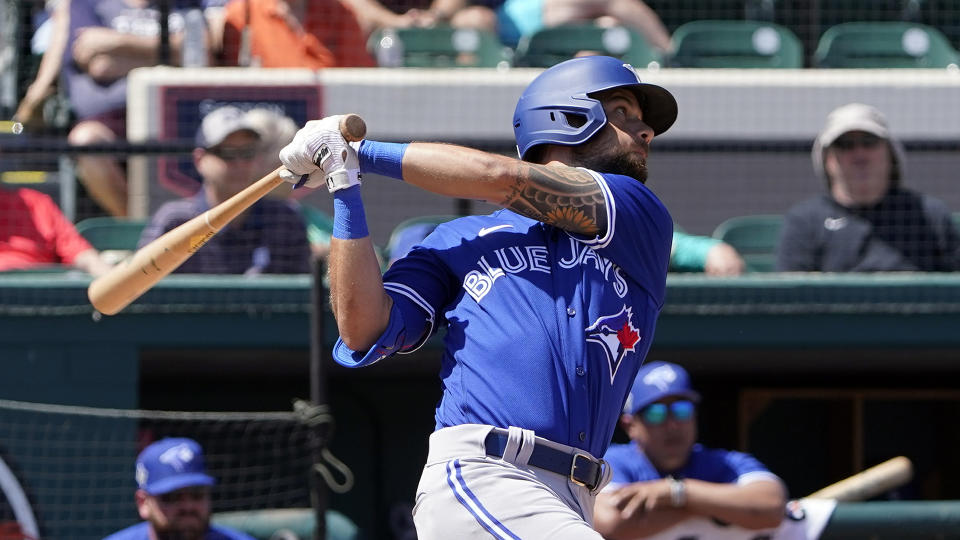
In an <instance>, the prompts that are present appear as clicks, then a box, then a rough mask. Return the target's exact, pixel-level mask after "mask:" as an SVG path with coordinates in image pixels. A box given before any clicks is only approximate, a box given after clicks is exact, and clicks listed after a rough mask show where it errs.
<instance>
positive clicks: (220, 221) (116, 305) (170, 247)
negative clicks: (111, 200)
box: [87, 114, 367, 315]
mask: <svg viewBox="0 0 960 540" xmlns="http://www.w3.org/2000/svg"><path fill="white" fill-rule="evenodd" d="M366 132H367V126H366V124H365V123H364V121H363V119H362V118H360V117H359V116H357V115H355V114H348V115H345V116H344V117H343V118H342V119H341V120H340V133H342V134H343V137H344V138H345V139H347V140H348V141H359V140H361V139H363V138H364V136H366ZM282 170H283V167H279V168H277V169H276V170H275V171H273V172H271V173H270V174H268V175H266V176H264V177H263V178H261V179H260V180H257V181H256V182H254V183H253V184H251V185H250V186H248V187H247V188H245V189H244V190H243V191H241V192H240V193H237V194H236V195H234V196H233V197H230V198H229V199H227V200H226V201H223V202H222V203H220V204H218V205H217V206H215V207H213V208H211V209H210V210H207V211H206V212H204V213H203V214H200V215H199V216H197V217H195V218H193V219H191V220H190V221H188V222H186V223H184V224H183V225H180V226H178V227H176V228H175V229H172V230H170V231H168V232H167V233H166V234H164V235H163V236H161V237H159V238H157V239H156V240H154V241H152V242H150V243H149V244H147V245H145V246H143V247H142V248H140V249H139V250H137V252H136V253H134V254H133V256H131V257H130V258H128V259H127V260H126V261H124V262H121V263H119V264H118V265H117V266H115V267H114V268H113V269H111V270H110V271H109V272H107V273H106V274H104V275H102V276H100V277H98V278H97V279H95V280H94V281H93V282H92V283H90V286H89V287H88V288H87V297H88V298H89V299H90V303H91V304H93V307H95V308H96V309H97V311H99V312H100V313H103V314H104V315H114V314H116V313H118V312H119V311H120V310H122V309H123V308H125V307H127V306H128V305H129V304H130V303H131V302H133V301H134V300H136V299H137V298H139V297H140V296H141V295H142V294H143V293H145V292H147V291H148V290H150V288H151V287H153V286H154V285H155V284H156V283H157V282H158V281H160V280H161V279H163V278H164V277H165V276H167V275H168V274H169V273H170V272H173V271H174V270H176V268H177V267H178V266H180V265H181V264H183V262H184V261H186V260H187V259H188V258H190V256H191V255H193V254H194V253H195V252H196V251H197V250H198V249H200V248H201V247H203V245H204V244H206V243H207V241H209V240H210V238H212V237H213V235H215V234H216V233H217V232H218V231H219V230H220V229H222V228H223V227H224V225H226V224H227V223H230V221H231V220H233V219H234V218H235V217H237V216H238V215H240V214H241V213H242V212H243V211H244V210H246V209H247V208H250V206H252V205H253V204H254V203H255V202H257V201H258V200H260V199H261V198H263V196H265V195H266V194H267V193H270V192H271V191H273V188H275V187H277V186H278V185H280V184H281V183H282V182H283V179H282V178H281V177H280V171H282Z"/></svg>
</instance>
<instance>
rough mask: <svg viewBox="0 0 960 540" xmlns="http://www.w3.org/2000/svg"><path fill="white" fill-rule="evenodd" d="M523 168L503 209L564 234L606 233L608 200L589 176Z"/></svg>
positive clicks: (556, 169) (563, 169)
mask: <svg viewBox="0 0 960 540" xmlns="http://www.w3.org/2000/svg"><path fill="white" fill-rule="evenodd" d="M520 167H521V169H520V171H519V174H518V175H517V181H516V183H515V184H514V185H513V188H512V189H511V190H510V193H509V194H508V195H507V198H506V199H505V200H504V201H503V202H502V203H500V205H501V206H503V207H506V208H509V209H511V210H513V211H514V212H517V213H518V214H523V215H525V216H527V217H529V218H531V219H535V220H537V221H542V222H543V223H549V224H550V225H554V226H556V227H559V228H561V229H563V230H565V231H570V232H574V233H580V234H587V235H596V234H600V233H601V232H603V231H606V230H607V210H606V201H605V200H604V198H603V193H602V192H601V191H600V186H599V185H597V181H596V180H595V179H594V178H593V176H591V175H590V173H588V172H586V171H583V170H580V169H574V168H572V167H547V166H545V165H537V164H531V163H523V164H521V165H520Z"/></svg>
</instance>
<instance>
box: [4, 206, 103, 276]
mask: <svg viewBox="0 0 960 540" xmlns="http://www.w3.org/2000/svg"><path fill="white" fill-rule="evenodd" d="M44 265H67V266H72V267H75V268H78V269H80V270H83V271H85V272H87V273H89V274H91V275H94V276H99V275H101V274H104V273H106V272H107V270H109V269H110V265H109V264H107V263H106V262H105V261H104V260H103V259H102V258H101V257H100V253H99V252H98V251H97V250H96V249H95V248H94V247H93V246H91V245H90V242H87V241H86V240H85V239H84V238H83V237H82V236H80V233H78V232H77V229H76V228H75V227H74V226H73V223H70V221H69V220H68V219H67V218H66V217H64V215H63V213H61V212H60V208H59V207H58V206H57V204H56V203H55V202H53V199H51V198H50V197H49V196H48V195H46V194H44V193H41V192H39V191H36V190H33V189H27V188H19V189H0V271H5V270H23V269H29V268H37V267H42V266H44Z"/></svg>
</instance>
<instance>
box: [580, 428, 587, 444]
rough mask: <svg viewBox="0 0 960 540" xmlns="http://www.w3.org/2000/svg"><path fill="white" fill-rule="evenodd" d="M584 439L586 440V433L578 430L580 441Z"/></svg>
mask: <svg viewBox="0 0 960 540" xmlns="http://www.w3.org/2000/svg"><path fill="white" fill-rule="evenodd" d="M585 440H587V434H586V433H584V432H582V431H581V432H580V441H581V442H582V441H585Z"/></svg>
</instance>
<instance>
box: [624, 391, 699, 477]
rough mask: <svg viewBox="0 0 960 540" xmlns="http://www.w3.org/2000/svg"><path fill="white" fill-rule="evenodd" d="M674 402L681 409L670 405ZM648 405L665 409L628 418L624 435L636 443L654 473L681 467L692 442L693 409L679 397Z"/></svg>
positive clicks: (694, 434) (694, 414)
mask: <svg viewBox="0 0 960 540" xmlns="http://www.w3.org/2000/svg"><path fill="white" fill-rule="evenodd" d="M674 403H681V405H683V406H682V407H681V406H674ZM652 405H656V406H657V407H655V408H658V409H661V410H662V409H663V407H660V405H662V406H665V408H666V410H665V411H663V412H661V413H660V414H644V413H646V412H647V408H650V406H648V407H647V408H645V409H644V410H642V411H640V412H639V413H637V414H636V415H634V416H633V417H632V419H631V422H630V425H629V426H628V427H627V434H628V435H629V436H630V438H631V439H633V440H635V441H637V442H638V443H639V444H640V446H641V447H642V448H643V452H644V454H646V455H647V457H648V458H649V459H650V462H651V463H653V465H654V466H655V467H656V468H657V469H658V470H660V471H661V472H672V471H675V470H677V469H679V468H681V467H683V465H684V464H685V463H686V462H687V458H688V457H689V456H690V449H691V448H692V447H693V444H694V443H695V442H696V439H697V415H696V408H695V407H693V406H692V405H693V404H692V403H690V402H689V401H688V400H686V399H685V398H681V397H667V398H664V399H662V400H660V401H658V402H657V403H655V404H652ZM674 409H675V410H674Z"/></svg>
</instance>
